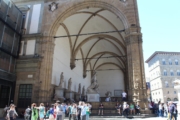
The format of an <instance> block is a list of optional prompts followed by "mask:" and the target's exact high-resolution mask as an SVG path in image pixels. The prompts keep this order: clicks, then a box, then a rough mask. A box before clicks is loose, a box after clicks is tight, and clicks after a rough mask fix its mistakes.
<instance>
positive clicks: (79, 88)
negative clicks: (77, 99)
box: [78, 83, 81, 94]
mask: <svg viewBox="0 0 180 120" xmlns="http://www.w3.org/2000/svg"><path fill="white" fill-rule="evenodd" d="M78 94H81V83H79V87H78Z"/></svg>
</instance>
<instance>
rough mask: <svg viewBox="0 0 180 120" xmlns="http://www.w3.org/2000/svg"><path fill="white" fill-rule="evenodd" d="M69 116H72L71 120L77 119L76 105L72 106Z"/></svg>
mask: <svg viewBox="0 0 180 120" xmlns="http://www.w3.org/2000/svg"><path fill="white" fill-rule="evenodd" d="M71 115H72V118H73V120H76V119H77V115H78V111H77V105H76V104H73V106H72V107H71Z"/></svg>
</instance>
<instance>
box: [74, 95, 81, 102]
mask: <svg viewBox="0 0 180 120" xmlns="http://www.w3.org/2000/svg"><path fill="white" fill-rule="evenodd" d="M74 97H75V100H76V101H79V100H80V99H81V94H79V93H76V94H75V96H74Z"/></svg>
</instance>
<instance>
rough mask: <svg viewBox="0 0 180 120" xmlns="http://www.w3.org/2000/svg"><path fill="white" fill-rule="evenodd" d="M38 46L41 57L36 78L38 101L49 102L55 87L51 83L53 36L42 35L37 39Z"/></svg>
mask: <svg viewBox="0 0 180 120" xmlns="http://www.w3.org/2000/svg"><path fill="white" fill-rule="evenodd" d="M38 47H39V48H41V50H39V51H38V53H39V55H40V57H41V63H40V74H39V79H38V83H39V84H38V90H39V91H38V93H39V94H38V98H39V99H38V100H39V101H38V102H51V101H52V99H53V94H54V91H55V90H54V89H55V87H54V86H53V85H52V84H51V81H52V60H53V52H54V38H53V37H46V36H42V40H41V41H39V45H38Z"/></svg>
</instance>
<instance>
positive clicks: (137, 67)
mask: <svg viewBox="0 0 180 120" xmlns="http://www.w3.org/2000/svg"><path fill="white" fill-rule="evenodd" d="M125 42H126V47H127V67H128V83H129V86H128V88H127V89H128V98H129V101H140V102H139V103H140V107H141V108H142V109H145V108H147V107H148V106H147V102H148V101H147V90H146V82H145V75H144V58H143V53H142V34H141V33H140V28H139V27H137V26H132V27H130V28H129V29H128V30H126V37H125Z"/></svg>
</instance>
